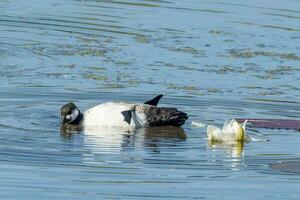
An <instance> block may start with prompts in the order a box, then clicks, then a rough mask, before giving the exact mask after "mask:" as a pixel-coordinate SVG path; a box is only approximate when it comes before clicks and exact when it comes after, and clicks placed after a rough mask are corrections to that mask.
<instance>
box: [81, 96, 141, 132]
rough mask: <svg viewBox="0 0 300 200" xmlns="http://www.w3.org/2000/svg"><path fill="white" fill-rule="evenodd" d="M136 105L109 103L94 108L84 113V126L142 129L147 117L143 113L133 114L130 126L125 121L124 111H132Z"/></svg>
mask: <svg viewBox="0 0 300 200" xmlns="http://www.w3.org/2000/svg"><path fill="white" fill-rule="evenodd" d="M133 106H134V104H128V103H123V102H108V103H104V104H101V105H98V106H95V107H92V108H90V109H88V110H87V111H85V112H84V114H83V116H84V120H83V125H84V126H108V127H114V126H115V127H129V126H136V127H141V126H144V125H145V124H146V116H145V114H143V113H135V112H133V113H132V118H131V122H130V124H128V123H127V122H125V121H124V116H123V115H122V111H126V110H131V108H132V107H133Z"/></svg>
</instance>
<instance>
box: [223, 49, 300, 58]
mask: <svg viewBox="0 0 300 200" xmlns="http://www.w3.org/2000/svg"><path fill="white" fill-rule="evenodd" d="M228 52H229V54H230V56H231V57H234V58H253V57H256V56H264V57H271V58H280V59H285V60H300V57H299V56H297V55H295V54H293V53H277V52H271V51H253V50H251V49H231V50H229V51H228Z"/></svg>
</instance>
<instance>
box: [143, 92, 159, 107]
mask: <svg viewBox="0 0 300 200" xmlns="http://www.w3.org/2000/svg"><path fill="white" fill-rule="evenodd" d="M162 97H163V95H162V94H160V95H157V96H156V97H154V98H153V99H151V100H149V101H146V102H145V103H144V104H147V105H151V106H157V104H158V102H159V100H160V99H161V98H162Z"/></svg>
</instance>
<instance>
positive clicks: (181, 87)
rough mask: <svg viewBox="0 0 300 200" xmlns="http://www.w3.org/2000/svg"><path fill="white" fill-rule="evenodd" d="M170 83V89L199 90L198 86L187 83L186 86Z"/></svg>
mask: <svg viewBox="0 0 300 200" xmlns="http://www.w3.org/2000/svg"><path fill="white" fill-rule="evenodd" d="M167 85H168V89H174V90H189V91H191V90H192V91H197V90H199V89H198V88H197V87H195V86H191V85H185V86H178V85H176V84H174V83H169V84H167Z"/></svg>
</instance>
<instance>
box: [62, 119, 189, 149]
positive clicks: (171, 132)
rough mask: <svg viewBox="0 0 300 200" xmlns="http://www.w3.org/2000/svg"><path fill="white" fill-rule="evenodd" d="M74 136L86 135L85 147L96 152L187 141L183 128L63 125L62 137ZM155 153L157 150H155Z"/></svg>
mask: <svg viewBox="0 0 300 200" xmlns="http://www.w3.org/2000/svg"><path fill="white" fill-rule="evenodd" d="M74 134H84V137H85V145H87V146H93V148H94V150H95V149H99V152H101V150H104V149H105V148H114V149H115V150H116V149H117V150H119V151H121V150H123V149H126V148H129V147H138V148H141V147H145V148H148V147H151V148H152V149H155V148H156V147H159V146H164V145H166V146H169V145H176V142H181V141H184V140H186V134H185V132H184V130H183V129H182V128H181V127H171V126H170V127H169V126H167V127H145V128H135V127H129V128H123V127H96V126H95V127H87V128H82V127H78V126H70V125H68V126H65V125H61V136H62V137H63V138H65V139H73V136H74ZM153 151H155V150H153Z"/></svg>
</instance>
